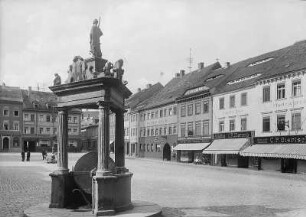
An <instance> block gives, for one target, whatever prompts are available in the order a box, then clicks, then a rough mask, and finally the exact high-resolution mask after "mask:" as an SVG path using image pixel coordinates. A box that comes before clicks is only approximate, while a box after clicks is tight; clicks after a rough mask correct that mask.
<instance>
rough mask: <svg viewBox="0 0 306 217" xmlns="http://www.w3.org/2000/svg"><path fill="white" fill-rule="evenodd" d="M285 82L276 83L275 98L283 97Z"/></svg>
mask: <svg viewBox="0 0 306 217" xmlns="http://www.w3.org/2000/svg"><path fill="white" fill-rule="evenodd" d="M285 93H286V92H285V84H284V83H281V84H278V85H277V99H284V98H285V96H286V95H285Z"/></svg>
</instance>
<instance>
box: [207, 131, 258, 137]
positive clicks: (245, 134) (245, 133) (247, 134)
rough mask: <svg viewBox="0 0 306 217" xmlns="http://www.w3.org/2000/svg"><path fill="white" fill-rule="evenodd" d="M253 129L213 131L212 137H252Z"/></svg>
mask: <svg viewBox="0 0 306 217" xmlns="http://www.w3.org/2000/svg"><path fill="white" fill-rule="evenodd" d="M253 136H254V131H242V132H231V133H214V137H213V138H214V139H234V138H248V137H253Z"/></svg>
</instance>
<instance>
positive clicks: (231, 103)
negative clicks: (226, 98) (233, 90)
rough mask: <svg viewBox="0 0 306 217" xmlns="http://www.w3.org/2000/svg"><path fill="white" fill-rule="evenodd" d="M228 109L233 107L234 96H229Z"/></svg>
mask: <svg viewBox="0 0 306 217" xmlns="http://www.w3.org/2000/svg"><path fill="white" fill-rule="evenodd" d="M229 107H230V108H234V107H235V96H230V105H229Z"/></svg>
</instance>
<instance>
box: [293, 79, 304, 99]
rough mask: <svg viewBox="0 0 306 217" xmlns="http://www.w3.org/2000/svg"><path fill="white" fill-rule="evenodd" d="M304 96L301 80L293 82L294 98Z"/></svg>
mask: <svg viewBox="0 0 306 217" xmlns="http://www.w3.org/2000/svg"><path fill="white" fill-rule="evenodd" d="M301 95H302V87H301V80H296V81H293V82H292V96H301Z"/></svg>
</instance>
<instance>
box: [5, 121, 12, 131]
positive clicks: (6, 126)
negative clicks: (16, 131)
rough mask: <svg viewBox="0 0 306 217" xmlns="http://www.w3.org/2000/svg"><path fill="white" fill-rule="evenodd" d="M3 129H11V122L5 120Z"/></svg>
mask: <svg viewBox="0 0 306 217" xmlns="http://www.w3.org/2000/svg"><path fill="white" fill-rule="evenodd" d="M3 129H4V130H9V129H10V127H9V123H8V122H7V121H4V122H3Z"/></svg>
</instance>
